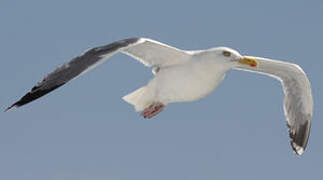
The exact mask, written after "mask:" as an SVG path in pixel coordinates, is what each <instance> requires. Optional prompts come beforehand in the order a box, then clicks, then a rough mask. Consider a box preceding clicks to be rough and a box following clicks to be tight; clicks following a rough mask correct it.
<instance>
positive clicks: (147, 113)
mask: <svg viewBox="0 0 323 180" xmlns="http://www.w3.org/2000/svg"><path fill="white" fill-rule="evenodd" d="M164 108H165V105H163V104H162V103H159V102H156V103H153V104H151V105H150V106H148V107H147V108H146V109H144V110H143V111H142V112H141V115H143V116H144V118H152V117H153V116H155V115H157V114H158V113H160V112H161V111H162V110H163V109H164Z"/></svg>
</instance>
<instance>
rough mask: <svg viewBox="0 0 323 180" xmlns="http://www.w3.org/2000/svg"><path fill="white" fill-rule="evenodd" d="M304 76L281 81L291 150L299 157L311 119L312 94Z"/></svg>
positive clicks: (305, 142) (307, 134)
mask: <svg viewBox="0 0 323 180" xmlns="http://www.w3.org/2000/svg"><path fill="white" fill-rule="evenodd" d="M304 75H305V74H297V75H296V77H293V78H285V79H283V81H282V84H283V89H284V93H285V98H284V112H285V116H286V118H287V126H288V128H289V136H290V138H291V146H292V148H293V150H294V151H295V152H296V153H297V154H298V155H301V154H302V153H303V152H304V150H305V148H306V146H307V142H308V138H309V135H310V128H311V119H312V111H313V110H312V106H313V102H312V93H311V87H310V83H309V81H308V79H307V78H306V77H305V76H304Z"/></svg>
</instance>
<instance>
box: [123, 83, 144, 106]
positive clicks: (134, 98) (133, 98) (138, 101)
mask: <svg viewBox="0 0 323 180" xmlns="http://www.w3.org/2000/svg"><path fill="white" fill-rule="evenodd" d="M146 90H147V87H146V86H144V87H141V88H139V89H137V90H136V91H134V92H132V93H130V94H127V95H125V96H124V97H123V98H122V99H123V100H125V101H126V102H127V103H129V104H132V105H133V106H134V107H135V109H136V111H142V110H143V109H144V108H145V107H146V106H148V105H149V98H148V96H147V95H149V93H147V92H146Z"/></svg>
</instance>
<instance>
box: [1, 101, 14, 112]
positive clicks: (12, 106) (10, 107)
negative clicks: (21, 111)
mask: <svg viewBox="0 0 323 180" xmlns="http://www.w3.org/2000/svg"><path fill="white" fill-rule="evenodd" d="M14 107H17V105H16V103H15V104H13V105H11V106H9V107H8V108H7V109H5V110H4V112H7V111H9V110H10V109H12V108H14Z"/></svg>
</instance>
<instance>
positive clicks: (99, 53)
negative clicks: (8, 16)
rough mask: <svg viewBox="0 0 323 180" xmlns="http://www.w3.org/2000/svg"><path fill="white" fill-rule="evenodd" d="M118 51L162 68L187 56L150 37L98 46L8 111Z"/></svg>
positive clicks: (63, 68)
mask: <svg viewBox="0 0 323 180" xmlns="http://www.w3.org/2000/svg"><path fill="white" fill-rule="evenodd" d="M118 52H123V53H125V54H127V55H130V56H132V57H134V58H135V59H137V60H139V61H140V62H142V63H143V64H145V65H147V66H160V67H161V66H164V65H170V64H176V63H180V62H183V59H184V58H183V57H184V56H185V55H186V54H185V53H184V52H183V51H181V50H178V49H176V48H173V47H170V46H168V45H165V44H162V43H160V42H157V41H154V40H150V39H147V38H130V39H124V40H120V41H116V42H113V43H110V44H108V45H105V46H100V47H95V48H92V49H90V50H88V51H85V52H84V53H82V54H81V55H80V56H77V57H75V58H73V59H72V60H71V61H69V62H68V63H66V64H64V65H62V66H60V67H58V68H56V69H55V70H54V71H53V72H52V73H50V74H48V75H47V76H46V77H45V78H44V79H43V80H42V81H40V82H38V83H37V85H35V86H34V87H33V88H32V89H31V91H30V92H28V93H27V94H26V95H24V96H23V97H22V98H21V99H20V100H19V101H17V102H15V103H14V104H12V105H11V106H10V107H8V108H7V109H6V110H5V111H8V110H9V109H11V108H13V107H20V106H22V105H25V104H27V103H29V102H31V101H34V100H36V99H38V98H40V97H42V96H44V95H46V94H47V93H49V92H51V91H53V90H55V89H57V88H59V87H61V86H62V85H64V84H66V83H67V82H69V81H71V80H72V79H74V78H77V77H79V76H80V75H82V74H84V73H86V72H88V71H90V70H92V69H93V68H95V67H97V66H98V65H100V64H102V63H104V62H105V61H106V60H108V59H109V58H110V57H111V56H113V55H114V54H116V53H118Z"/></svg>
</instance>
